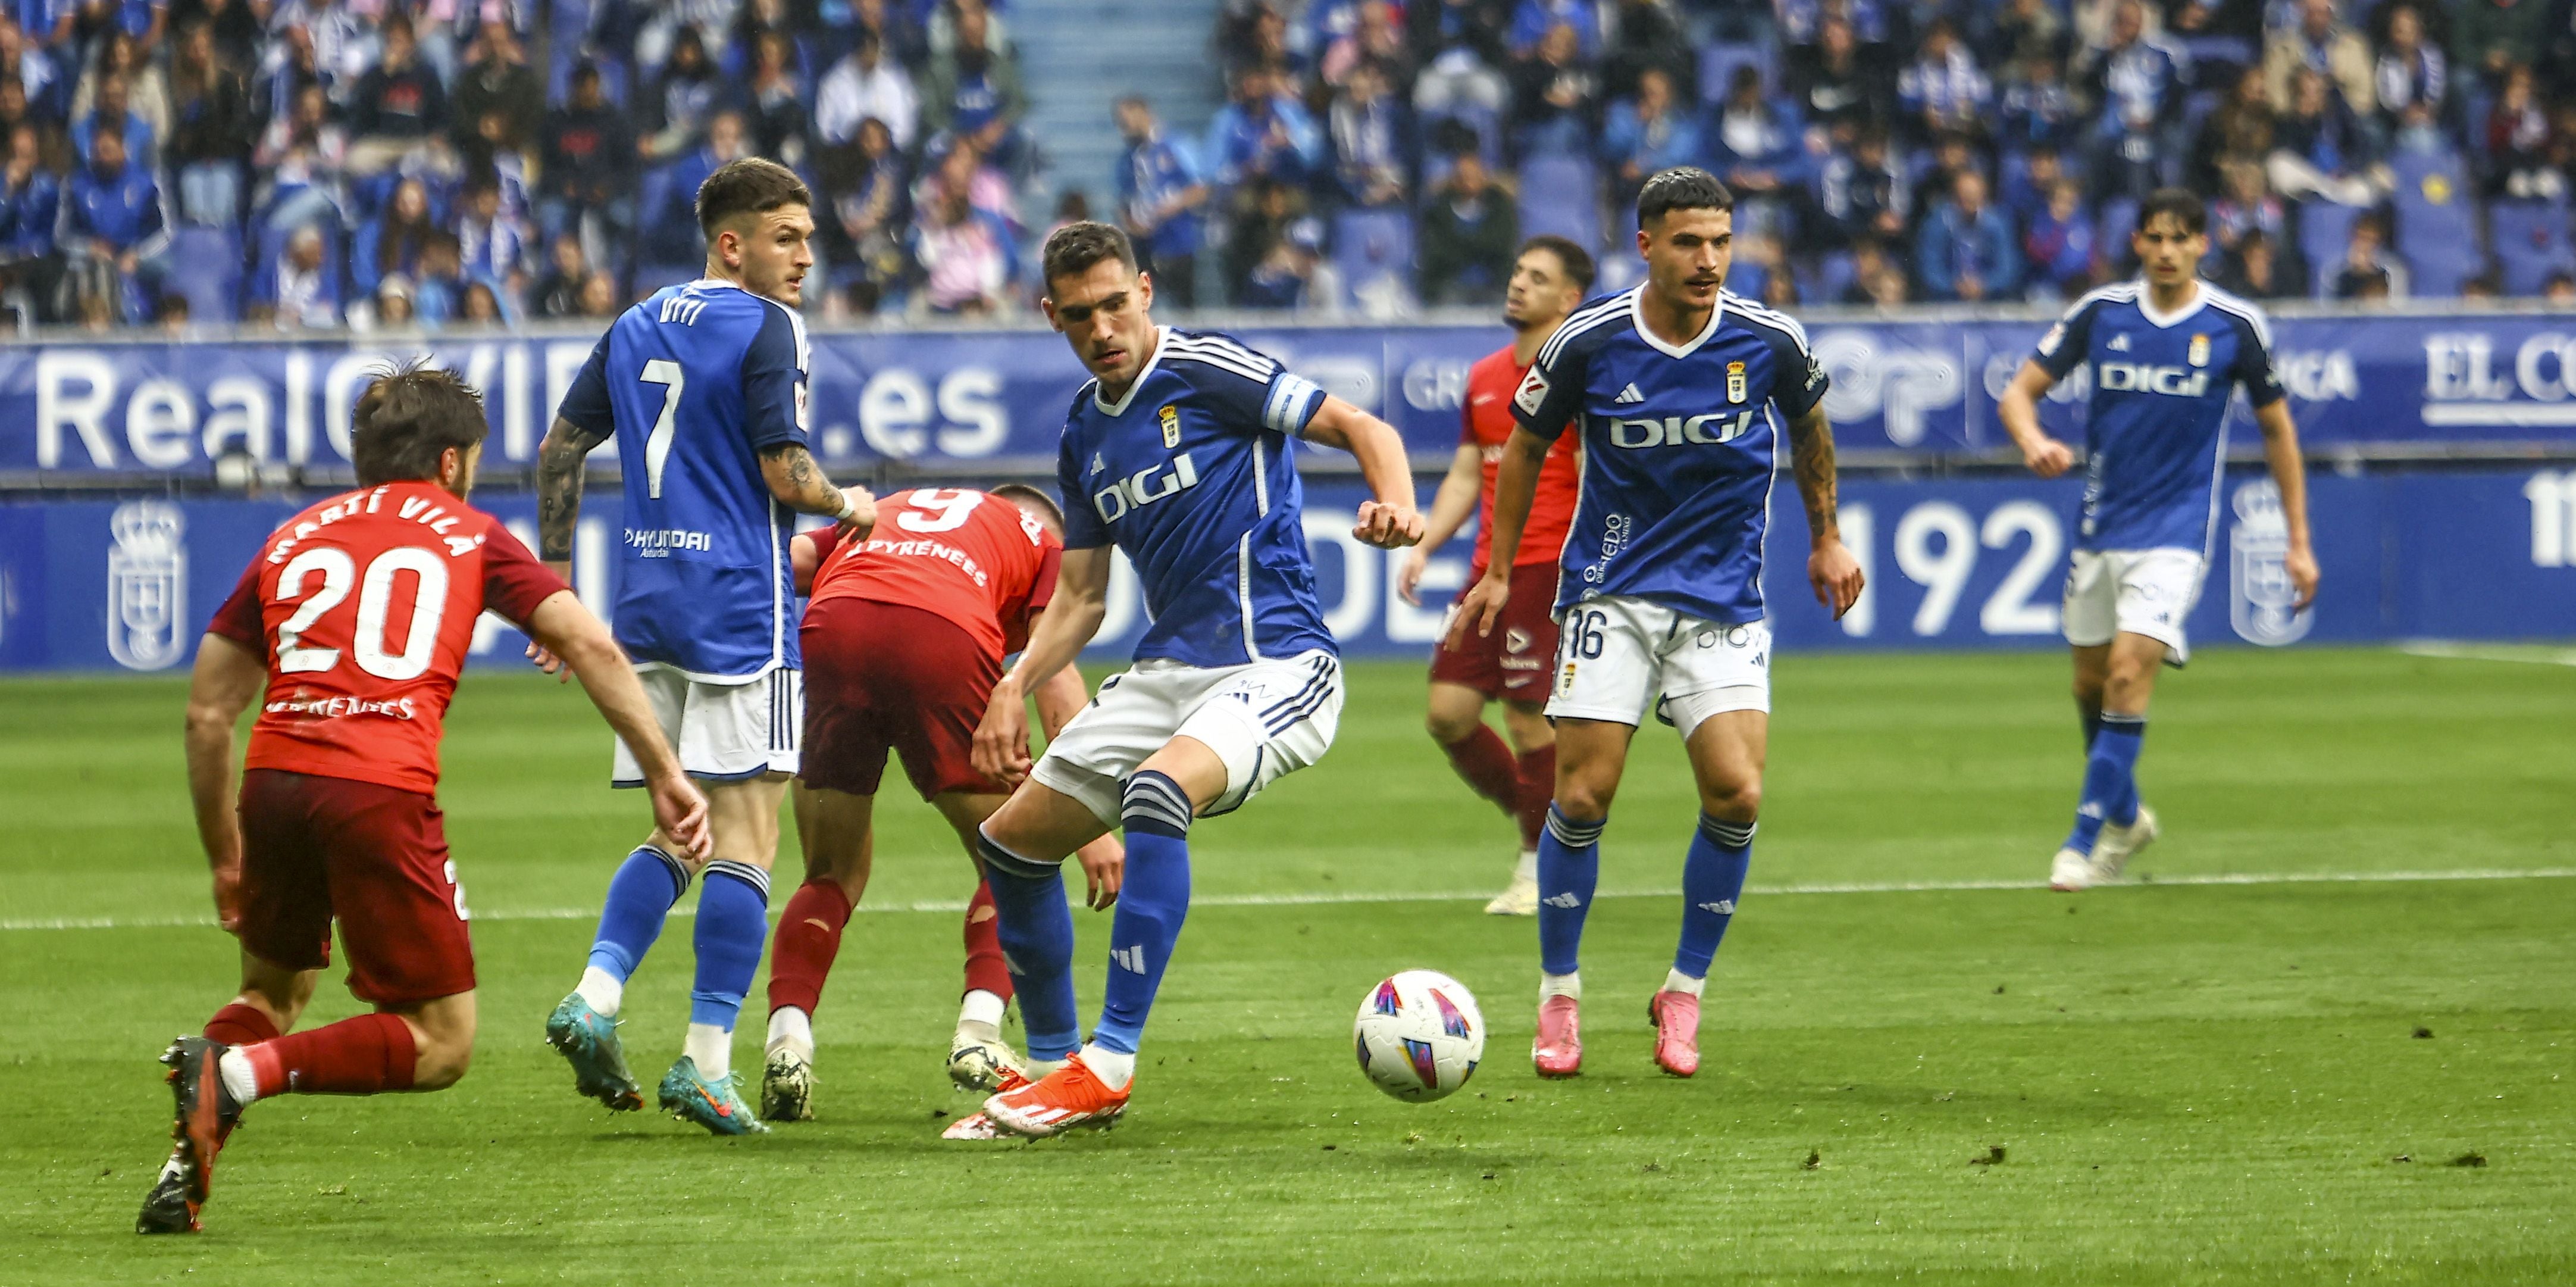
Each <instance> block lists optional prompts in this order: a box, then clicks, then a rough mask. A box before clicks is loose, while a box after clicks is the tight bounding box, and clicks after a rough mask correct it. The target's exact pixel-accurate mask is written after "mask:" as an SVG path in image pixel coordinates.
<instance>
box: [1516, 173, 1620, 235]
mask: <svg viewBox="0 0 2576 1287" xmlns="http://www.w3.org/2000/svg"><path fill="white" fill-rule="evenodd" d="M1600 190H1601V176H1600V174H1599V172H1598V171H1596V170H1595V169H1594V168H1593V165H1592V162H1590V161H1588V160H1585V159H1584V158H1582V157H1579V156H1541V157H1532V158H1530V162H1529V164H1528V165H1525V166H1523V167H1521V202H1520V208H1521V235H1523V236H1525V237H1535V236H1537V235H1539V234H1540V233H1554V234H1556V235H1557V236H1560V237H1563V238H1565V239H1566V240H1568V241H1571V242H1573V243H1574V244H1575V245H1578V246H1581V247H1583V248H1584V249H1585V250H1591V251H1597V250H1599V249H1600V247H1601V201H1600V196H1599V193H1600Z"/></svg>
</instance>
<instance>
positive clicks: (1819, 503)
mask: <svg viewBox="0 0 2576 1287" xmlns="http://www.w3.org/2000/svg"><path fill="white" fill-rule="evenodd" d="M1789 467H1790V471H1791V472H1792V473H1793V474H1794V475H1795V476H1796V477H1797V480H1798V499H1800V500H1801V501H1803V502H1805V503H1806V507H1807V539H1808V541H1809V543H1810V544H1812V545H1813V546H1814V550H1815V552H1814V553H1812V554H1810V555H1808V556H1807V583H1808V584H1809V585H1810V586H1812V587H1813V588H1814V589H1815V592H1816V602H1818V603H1821V604H1823V605H1825V607H1826V608H1827V609H1829V610H1831V611H1832V612H1833V614H1834V617H1835V619H1836V620H1840V619H1841V617H1842V615H1843V614H1844V613H1846V612H1849V611H1851V606H1852V605H1853V604H1854V603H1857V602H1859V601H1860V591H1861V571H1860V560H1859V559H1858V558H1856V557H1854V556H1853V554H1852V552H1851V551H1850V550H1849V549H1848V548H1846V547H1845V546H1844V545H1843V533H1842V525H1841V523H1840V521H1839V520H1838V518H1837V517H1836V514H1835V508H1836V503H1837V500H1838V496H1837V486H1838V485H1837V483H1836V481H1835V478H1834V427H1833V425H1832V423H1831V422H1829V421H1827V420H1826V419H1825V404H1824V403H1822V402H1818V403H1817V404H1816V405H1814V406H1812V407H1809V408H1807V409H1806V411H1805V412H1803V413H1801V414H1800V415H1799V416H1798V418H1797V419H1795V420H1792V421H1790V422H1789ZM1497 557H1500V556H1499V555H1498V556H1497Z"/></svg>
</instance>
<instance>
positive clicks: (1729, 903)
mask: <svg viewBox="0 0 2576 1287" xmlns="http://www.w3.org/2000/svg"><path fill="white" fill-rule="evenodd" d="M1699 909H1700V910H1701V911H1703V912H1715V913H1717V914H1718V915H1720V916H1733V915H1734V914H1735V900H1734V899H1732V898H1721V899H1719V900H1717V901H1716V902H1714V903H1702V904H1700V905H1699Z"/></svg>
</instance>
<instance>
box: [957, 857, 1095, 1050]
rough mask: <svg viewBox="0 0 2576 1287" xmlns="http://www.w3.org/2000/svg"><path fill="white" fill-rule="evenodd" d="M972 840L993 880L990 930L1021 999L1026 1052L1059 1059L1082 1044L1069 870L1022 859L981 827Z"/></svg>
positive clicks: (986, 877)
mask: <svg viewBox="0 0 2576 1287" xmlns="http://www.w3.org/2000/svg"><path fill="white" fill-rule="evenodd" d="M975 842H976V844H975V847H976V849H977V850H978V851H979V852H981V853H982V854H983V856H984V880H985V882H986V883H987V884H989V885H991V886H992V887H993V917H994V926H993V930H994V934H995V936H996V937H998V938H999V939H1000V940H1001V942H1002V964H1003V965H1004V966H1006V967H1008V968H1009V970H1010V971H1011V987H1012V990H1013V991H1014V992H1016V993H1017V994H1018V996H1019V999H1020V1026H1021V1027H1022V1028H1023V1029H1025V1030H1026V1034H1027V1037H1028V1043H1029V1058H1031V1059H1045V1060H1056V1059H1062V1058H1064V1057H1065V1056H1067V1055H1070V1054H1072V1053H1073V1052H1074V1050H1075V1049H1076V1048H1078V1047H1079V1046H1081V1044H1082V1029H1081V1027H1080V1020H1077V1019H1076V1018H1074V1014H1073V909H1072V908H1071V907H1069V906H1067V905H1066V904H1065V901H1064V871H1063V869H1062V868H1061V867H1060V866H1059V865H1058V864H1055V863H1050V862H1031V861H1029V860H1028V859H1026V858H1022V857H1020V856H1019V855H1018V854H1015V853H1012V852H1011V851H1010V850H1008V849H1004V848H1003V847H1001V846H1000V845H997V844H994V843H993V838H992V837H991V836H988V835H985V834H983V833H982V832H981V831H978V832H976V834H975Z"/></svg>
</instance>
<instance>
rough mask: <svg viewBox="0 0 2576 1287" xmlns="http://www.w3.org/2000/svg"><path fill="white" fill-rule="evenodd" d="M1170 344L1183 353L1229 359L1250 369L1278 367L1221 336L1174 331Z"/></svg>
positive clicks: (1273, 361) (1262, 356)
mask: <svg viewBox="0 0 2576 1287" xmlns="http://www.w3.org/2000/svg"><path fill="white" fill-rule="evenodd" d="M1171 343H1173V344H1175V345H1178V346H1179V347H1180V348H1181V349H1182V350H1183V351H1184V352H1192V353H1198V354H1200V355H1203V356H1207V357H1211V358H1231V359H1233V360H1235V361H1237V362H1241V363H1243V364H1244V365H1246V366H1250V367H1270V368H1274V369H1275V368H1277V367H1278V365H1279V363H1278V362H1277V361H1276V360H1274V359H1272V358H1270V357H1268V356H1266V355H1264V354H1261V353H1257V352H1255V351H1253V350H1252V349H1249V348H1246V347H1244V346H1243V345H1242V344H1240V343H1237V342H1236V341H1234V340H1232V339H1229V338H1227V337H1225V336H1222V335H1204V334H1197V333H1185V332H1177V331H1176V332H1174V333H1173V334H1172V336H1171Z"/></svg>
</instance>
